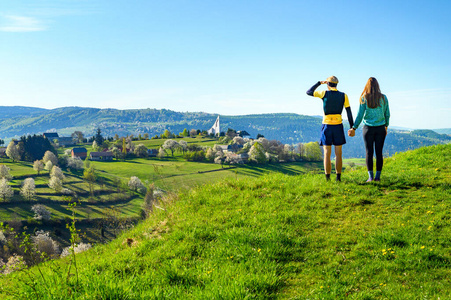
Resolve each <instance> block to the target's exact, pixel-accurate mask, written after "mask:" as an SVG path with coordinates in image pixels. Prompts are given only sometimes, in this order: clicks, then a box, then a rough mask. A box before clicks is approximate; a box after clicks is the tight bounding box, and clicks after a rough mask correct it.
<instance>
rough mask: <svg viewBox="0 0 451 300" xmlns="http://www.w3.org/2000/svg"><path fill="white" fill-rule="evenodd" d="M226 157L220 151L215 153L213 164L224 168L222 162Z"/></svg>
mask: <svg viewBox="0 0 451 300" xmlns="http://www.w3.org/2000/svg"><path fill="white" fill-rule="evenodd" d="M225 159H226V157H225V155H224V153H223V152H222V151H218V152H216V157H215V164H221V167H222V168H224V161H225Z"/></svg>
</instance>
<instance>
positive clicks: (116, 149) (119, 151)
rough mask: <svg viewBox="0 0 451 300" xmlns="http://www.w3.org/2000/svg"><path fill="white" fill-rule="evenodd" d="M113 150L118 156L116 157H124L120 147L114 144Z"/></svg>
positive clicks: (115, 155)
mask: <svg viewBox="0 0 451 300" xmlns="http://www.w3.org/2000/svg"><path fill="white" fill-rule="evenodd" d="M111 152H113V155H114V157H116V159H119V158H121V157H122V152H121V150H119V148H118V147H116V146H113V148H111Z"/></svg>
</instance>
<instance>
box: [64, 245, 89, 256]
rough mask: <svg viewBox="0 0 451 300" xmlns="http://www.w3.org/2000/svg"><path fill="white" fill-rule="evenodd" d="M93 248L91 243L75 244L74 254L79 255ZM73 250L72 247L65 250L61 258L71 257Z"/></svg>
mask: <svg viewBox="0 0 451 300" xmlns="http://www.w3.org/2000/svg"><path fill="white" fill-rule="evenodd" d="M91 248H92V246H91V244H89V243H88V244H85V243H80V244H75V247H74V253H75V254H77V253H80V252H83V251H86V250H89V249H91ZM71 250H72V246H70V247H66V248H64V249H63V251H62V252H61V257H65V256H68V255H70V254H71Z"/></svg>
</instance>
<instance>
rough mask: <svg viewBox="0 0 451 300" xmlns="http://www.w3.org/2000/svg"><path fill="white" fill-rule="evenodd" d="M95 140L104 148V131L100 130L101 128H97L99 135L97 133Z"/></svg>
mask: <svg viewBox="0 0 451 300" xmlns="http://www.w3.org/2000/svg"><path fill="white" fill-rule="evenodd" d="M94 139H95V141H96V143H97V145H98V146H99V147H102V145H103V141H104V140H105V139H104V138H103V136H102V131H101V130H100V128H97V133H96V135H95V137H94Z"/></svg>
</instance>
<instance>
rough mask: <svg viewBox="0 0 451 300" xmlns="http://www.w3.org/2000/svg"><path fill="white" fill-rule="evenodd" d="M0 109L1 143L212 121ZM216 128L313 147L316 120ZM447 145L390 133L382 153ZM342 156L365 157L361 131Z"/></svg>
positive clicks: (177, 128) (265, 118)
mask: <svg viewBox="0 0 451 300" xmlns="http://www.w3.org/2000/svg"><path fill="white" fill-rule="evenodd" d="M0 109H2V111H4V114H3V115H2V117H1V118H0V137H1V138H3V139H5V140H8V139H10V138H18V137H20V136H22V135H26V134H35V133H43V132H46V131H52V130H53V131H57V132H58V133H59V134H60V136H70V135H71V134H72V133H73V132H74V131H76V130H77V131H82V132H83V133H84V135H85V136H86V137H89V136H92V135H94V134H95V132H96V130H97V128H100V129H101V130H102V133H103V134H104V135H105V136H114V135H115V134H118V135H119V136H127V135H130V134H133V135H135V136H138V135H139V134H144V133H148V134H149V136H154V135H160V134H161V133H163V132H164V131H165V130H166V129H168V130H169V131H171V132H173V133H175V134H178V133H179V132H182V131H183V129H185V128H187V129H188V130H190V129H200V130H208V129H209V128H210V127H211V126H212V125H213V123H214V121H215V120H216V117H217V115H213V114H208V113H203V112H175V111H171V110H167V109H161V110H158V109H130V110H118V109H99V108H83V107H62V108H56V109H51V110H47V109H41V108H31V107H18V106H14V107H0ZM220 122H221V130H222V131H227V129H228V128H232V129H235V130H245V131H247V132H248V133H249V134H250V136H251V137H253V138H255V137H256V136H257V134H262V135H264V136H265V137H266V138H267V139H269V140H279V141H281V142H282V143H285V144H296V143H308V142H312V141H317V140H318V139H319V134H320V128H321V118H320V117H312V116H305V115H298V114H291V113H283V114H282V113H278V114H256V115H243V116H220ZM346 126H347V125H346V122H345V127H346ZM450 140H451V137H450V136H449V135H447V134H439V133H437V132H434V131H432V130H414V131H412V132H409V131H399V130H392V129H390V131H389V135H388V136H387V141H386V146H385V148H384V151H385V154H386V155H392V154H394V153H396V152H402V151H406V150H409V149H415V148H418V147H421V146H429V145H434V144H439V143H448V142H450ZM343 154H344V156H345V157H363V156H364V154H365V152H364V146H363V142H362V138H361V130H360V129H359V130H358V132H357V136H356V137H355V138H348V143H347V145H346V146H344V148H343Z"/></svg>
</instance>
